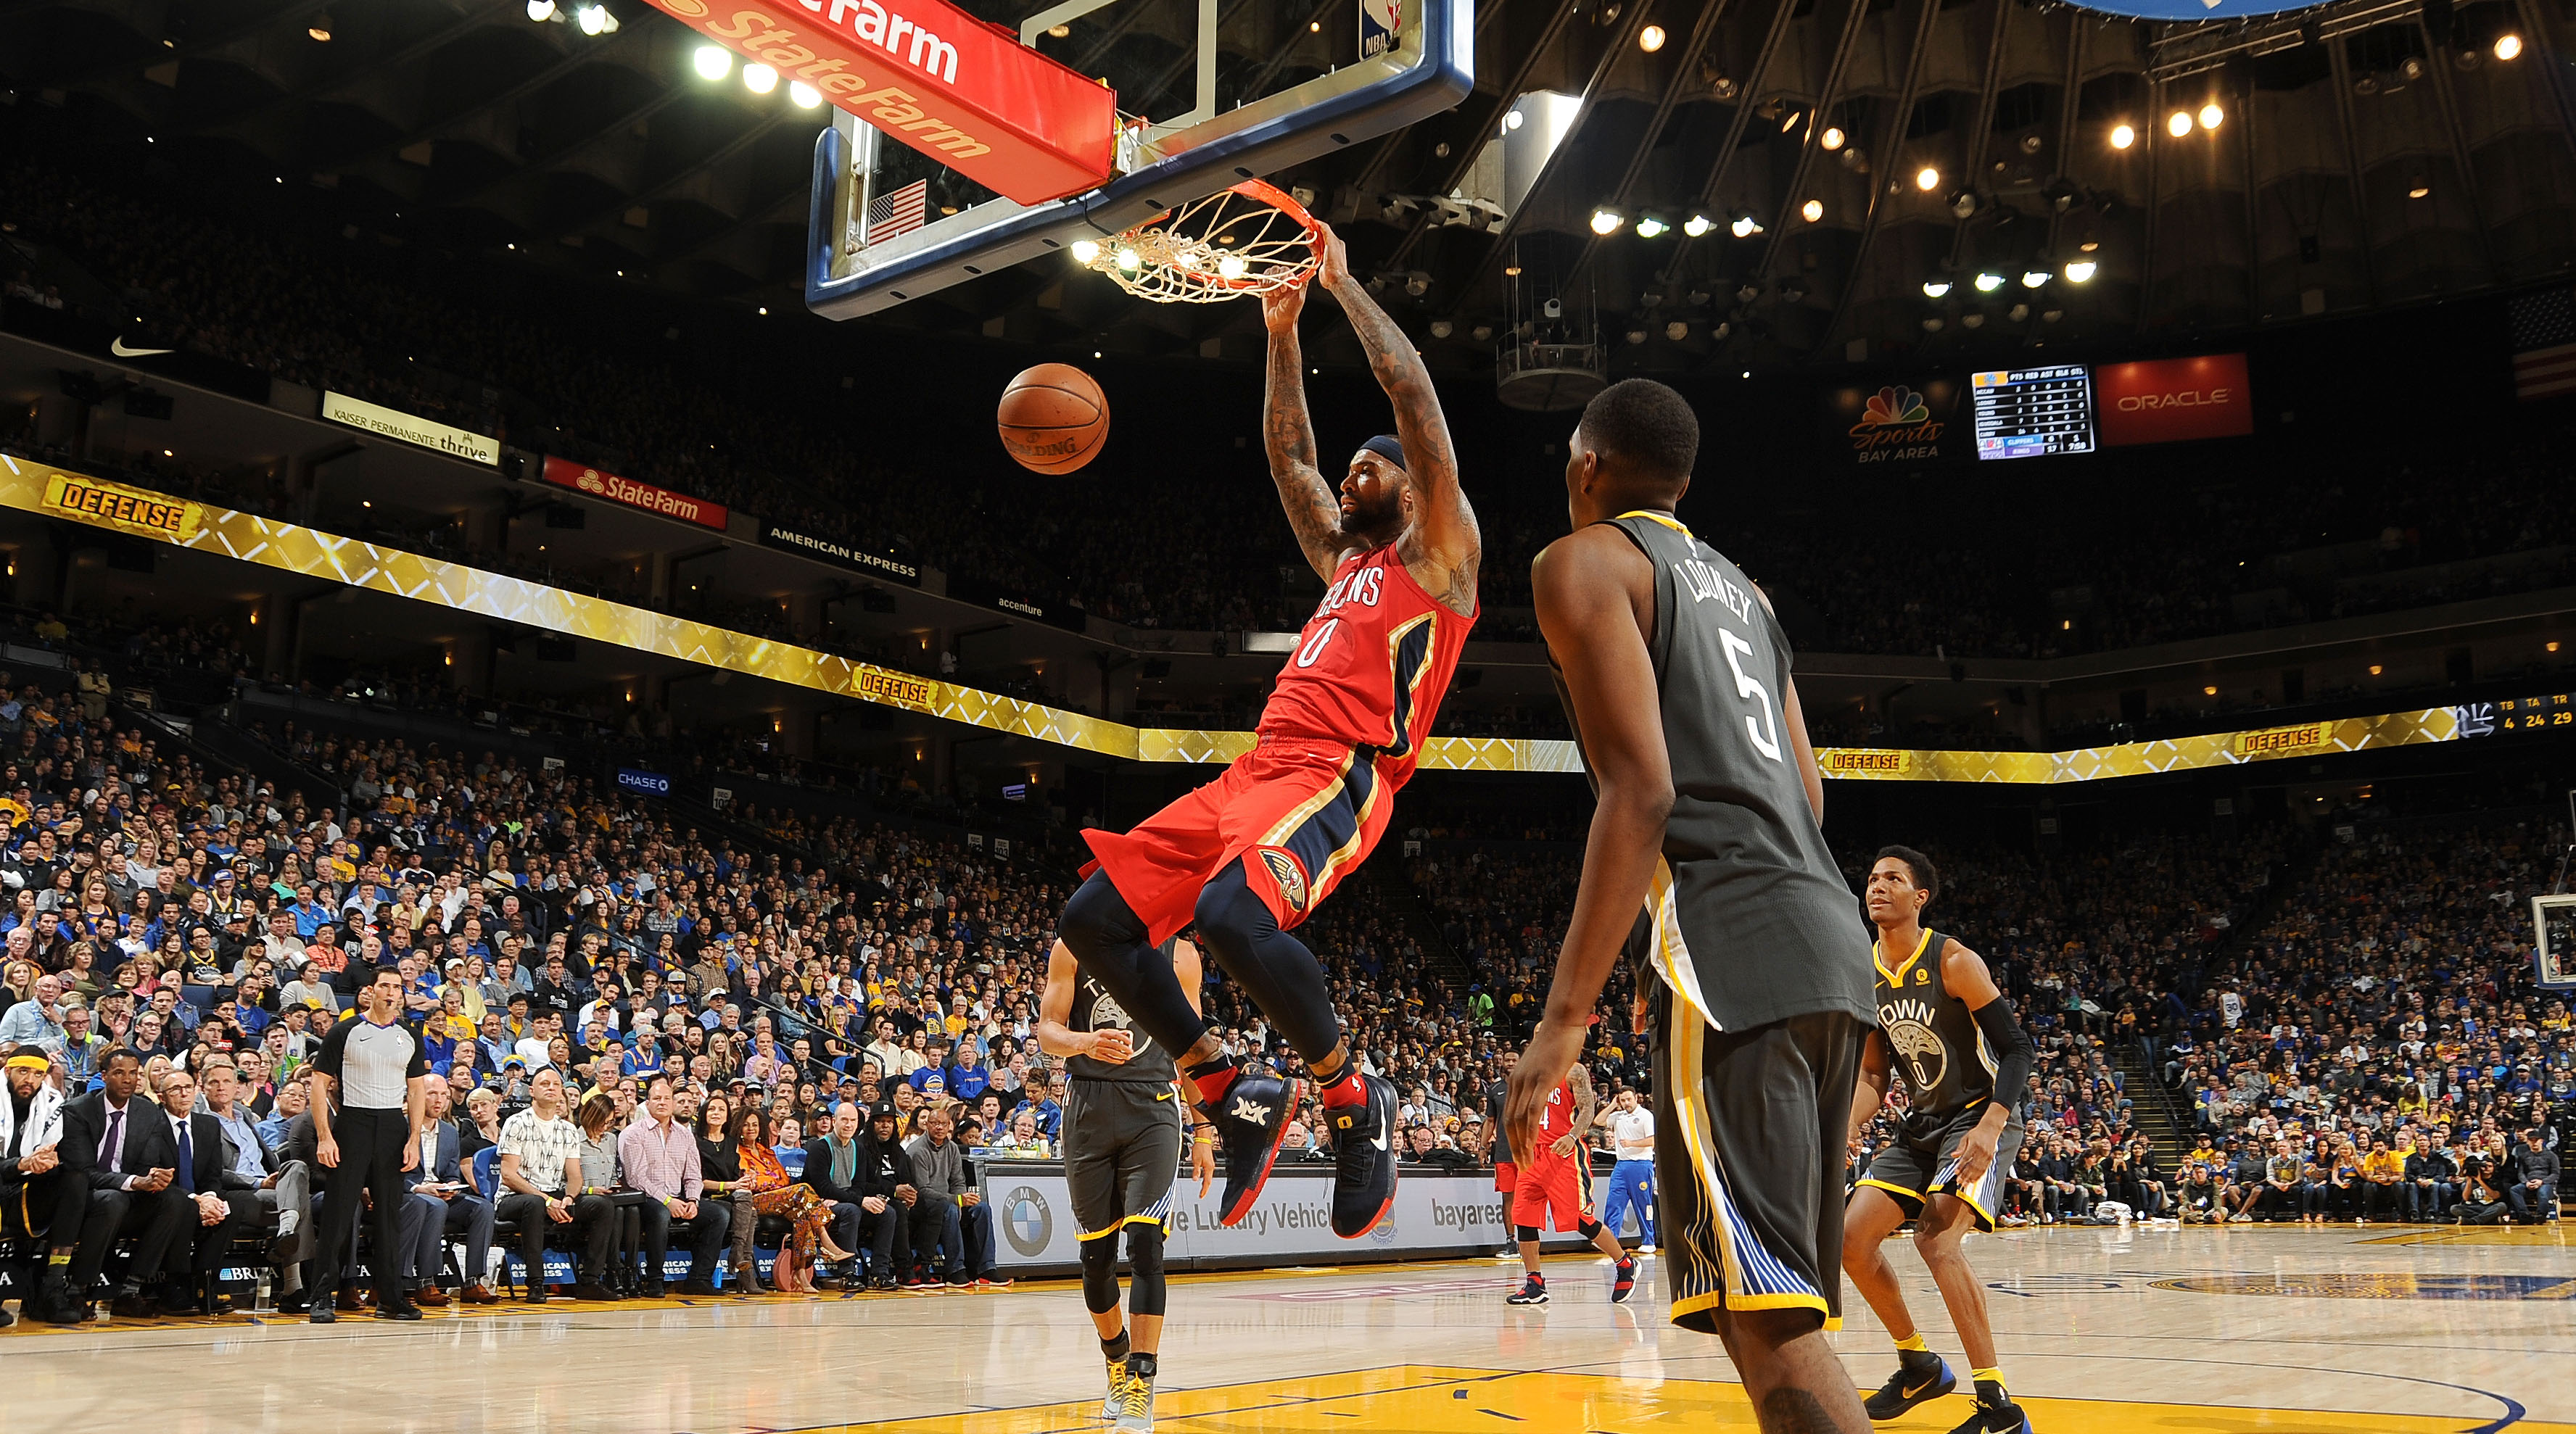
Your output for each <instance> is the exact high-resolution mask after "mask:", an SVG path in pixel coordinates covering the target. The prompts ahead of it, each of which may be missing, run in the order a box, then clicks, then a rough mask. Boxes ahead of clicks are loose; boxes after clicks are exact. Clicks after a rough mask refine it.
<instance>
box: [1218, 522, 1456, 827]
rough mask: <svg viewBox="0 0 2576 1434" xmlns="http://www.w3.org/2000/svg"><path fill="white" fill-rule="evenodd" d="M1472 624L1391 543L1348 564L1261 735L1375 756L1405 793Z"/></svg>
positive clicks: (1273, 696)
mask: <svg viewBox="0 0 2576 1434" xmlns="http://www.w3.org/2000/svg"><path fill="white" fill-rule="evenodd" d="M1480 610H1481V605H1480ZM1475 624H1476V615H1475V614H1474V613H1469V614H1467V615H1466V616H1464V617H1461V616H1460V615H1458V614H1457V613H1454V612H1452V611H1450V610H1449V609H1448V608H1446V607H1443V606H1442V605H1441V604H1440V601H1439V599H1437V598H1434V597H1433V596H1431V594H1429V593H1427V592H1424V591H1423V590H1422V585H1421V584H1419V583H1417V582H1415V581H1414V580H1413V575H1412V574H1411V573H1409V572H1407V571H1405V567H1404V559H1402V558H1401V557H1398V556H1397V555H1396V548H1395V544H1393V543H1389V544H1387V545H1386V546H1385V547H1382V548H1371V549H1370V550H1368V551H1367V552H1365V553H1358V554H1354V555H1353V556H1351V557H1348V558H1344V559H1343V560H1342V564H1341V566H1340V567H1337V568H1335V569H1333V580H1332V582H1331V583H1330V584H1328V585H1327V586H1326V587H1325V589H1324V600H1323V601H1322V602H1319V603H1317V604H1315V612H1314V615H1313V616H1311V617H1309V618H1307V619H1306V628H1305V630H1304V631H1303V632H1301V633H1299V634H1298V635H1297V650H1296V652H1295V653H1294V654H1292V655H1291V656H1290V657H1289V659H1288V662H1287V665H1286V666H1284V667H1282V668H1280V669H1279V681H1278V685H1277V686H1276V687H1275V688H1273V689H1272V691H1271V693H1270V703H1269V705H1268V706H1267V707H1265V708H1263V709H1262V712H1261V725H1260V728H1259V730H1260V733H1261V735H1263V736H1265V737H1314V738H1321V739H1323V740H1325V741H1328V742H1344V743H1348V744H1349V745H1351V746H1354V747H1373V748H1376V749H1377V753H1378V760H1377V762H1376V763H1375V764H1374V765H1375V766H1376V767H1377V770H1378V774H1379V776H1380V778H1381V779H1382V780H1385V781H1389V782H1392V783H1394V784H1396V785H1399V786H1400V785H1402V784H1403V783H1404V781H1405V780H1406V779H1408V778H1409V777H1411V776H1412V775H1413V764H1414V762H1415V761H1416V760H1417V759H1418V757H1419V755H1420V752H1421V746H1422V739H1423V738H1425V737H1428V736H1430V735H1431V724H1432V720H1433V719H1434V718H1435V717H1436V716H1438V715H1439V711H1440V699H1441V698H1442V697H1444V696H1446V695H1447V694H1448V691H1449V678H1450V676H1451V674H1453V673H1455V672H1456V671H1457V670H1458V654H1459V653H1460V652H1461V651H1463V650H1464V649H1465V648H1466V646H1467V630H1468V629H1469V628H1471V627H1473V626H1475Z"/></svg>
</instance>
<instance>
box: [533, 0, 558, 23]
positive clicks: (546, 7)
mask: <svg viewBox="0 0 2576 1434" xmlns="http://www.w3.org/2000/svg"><path fill="white" fill-rule="evenodd" d="M554 17H555V0H528V18H529V19H531V20H534V21H536V22H537V23H538V24H540V25H542V24H544V23H546V22H547V21H548V20H551V19H553V18H554Z"/></svg>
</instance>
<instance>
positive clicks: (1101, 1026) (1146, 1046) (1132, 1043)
mask: <svg viewBox="0 0 2576 1434" xmlns="http://www.w3.org/2000/svg"><path fill="white" fill-rule="evenodd" d="M1112 1028H1115V1029H1117V1030H1121V1031H1125V1032H1126V1033H1127V1038H1128V1045H1129V1047H1130V1048H1131V1049H1132V1050H1133V1052H1134V1054H1135V1055H1139V1056H1141V1055H1143V1054H1144V1053H1145V1052H1147V1051H1149V1050H1151V1049H1153V1046H1154V1038H1153V1037H1152V1036H1149V1035H1147V1034H1145V1033H1144V1032H1143V1031H1140V1030H1138V1029H1136V1023H1135V1022H1134V1021H1132V1020H1129V1019H1128V1018H1127V1008H1126V1007H1124V1006H1122V1005H1119V1004H1118V1001H1117V998H1116V997H1113V996H1110V995H1108V994H1106V993H1103V994H1102V995H1101V996H1100V997H1099V999H1097V1000H1095V1001H1093V1002H1092V1003H1091V1022H1090V1026H1089V1029H1091V1030H1095V1031H1106V1030H1110V1029H1112ZM1131 1059H1132V1057H1131Z"/></svg>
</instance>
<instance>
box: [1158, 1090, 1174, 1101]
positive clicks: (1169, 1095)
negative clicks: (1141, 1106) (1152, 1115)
mask: <svg viewBox="0 0 2576 1434" xmlns="http://www.w3.org/2000/svg"><path fill="white" fill-rule="evenodd" d="M1171 1098H1172V1093H1171V1092H1170V1091H1165V1092H1163V1093H1162V1094H1161V1095H1158V1096H1156V1097H1154V1099H1156V1100H1170V1099H1171Z"/></svg>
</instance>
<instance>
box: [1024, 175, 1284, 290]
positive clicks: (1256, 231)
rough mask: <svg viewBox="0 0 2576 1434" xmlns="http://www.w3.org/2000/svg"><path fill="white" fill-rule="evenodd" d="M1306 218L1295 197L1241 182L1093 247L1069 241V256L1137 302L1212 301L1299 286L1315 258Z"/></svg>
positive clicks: (1258, 182)
mask: <svg viewBox="0 0 2576 1434" xmlns="http://www.w3.org/2000/svg"><path fill="white" fill-rule="evenodd" d="M1312 222H1313V221H1311V220H1310V219H1308V218H1307V216H1306V211H1305V209H1304V208H1303V207H1302V206H1300V205H1299V204H1298V203H1297V201H1296V200H1294V199H1291V198H1289V197H1288V196H1287V195H1285V194H1282V193H1280V192H1279V191H1278V190H1276V189H1274V188H1272V187H1271V186H1269V185H1267V184H1264V183H1262V182H1261V181H1260V180H1257V179H1253V180H1246V181H1245V182H1243V183H1241V184H1238V185H1236V186H1234V187H1233V188H1232V189H1227V190H1223V191H1220V192H1218V193H1215V194H1211V195H1209V196H1208V197H1207V198H1205V199H1200V200H1194V201H1192V202H1191V203H1188V204H1184V205H1182V206H1181V207H1180V208H1178V209H1175V210H1172V211H1171V212H1169V213H1167V214H1164V215H1162V216H1161V217H1160V218H1156V219H1151V220H1148V221H1146V222H1145V223H1143V224H1139V225H1137V226H1136V227H1135V228H1133V229H1130V230H1128V231H1127V232H1126V233H1124V234H1121V235H1118V236H1117V237H1115V238H1112V239H1103V240H1099V241H1097V250H1096V252H1094V251H1087V250H1085V249H1083V248H1081V247H1080V246H1077V247H1076V249H1075V258H1076V259H1077V260H1079V261H1080V262H1081V264H1082V265H1083V267H1084V268H1087V269H1093V270H1097V271H1098V272H1100V273H1103V274H1106V275H1108V276H1109V277H1110V279H1111V280H1112V281H1114V282H1115V283H1116V284H1117V285H1118V287H1120V288H1122V289H1125V290H1126V291H1127V292H1128V293H1131V294H1134V295H1135V296H1136V297H1138V298H1140V299H1152V300H1153V301H1154V302H1156V303H1158V304H1212V303H1216V302H1218V301H1219V300H1223V299H1238V298H1241V297H1243V296H1244V295H1246V294H1265V293H1268V292H1270V291H1271V290H1273V289H1284V288H1288V287H1290V286H1292V285H1295V284H1299V283H1303V282H1304V281H1305V279H1306V276H1307V275H1309V274H1311V273H1313V272H1315V266H1316V265H1317V264H1318V263H1320V262H1321V261H1322V256H1321V255H1320V254H1318V253H1317V252H1316V250H1315V238H1314V230H1313V228H1312V227H1311V226H1312ZM1086 242H1090V241H1086ZM1086 252H1090V253H1091V257H1090V258H1088V259H1085V258H1082V255H1083V254H1084V253H1086Z"/></svg>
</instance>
